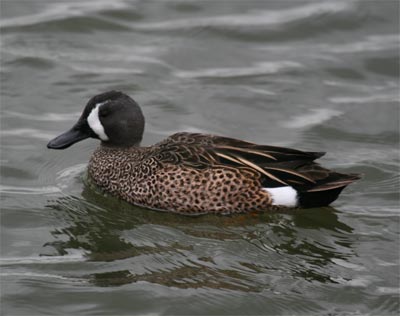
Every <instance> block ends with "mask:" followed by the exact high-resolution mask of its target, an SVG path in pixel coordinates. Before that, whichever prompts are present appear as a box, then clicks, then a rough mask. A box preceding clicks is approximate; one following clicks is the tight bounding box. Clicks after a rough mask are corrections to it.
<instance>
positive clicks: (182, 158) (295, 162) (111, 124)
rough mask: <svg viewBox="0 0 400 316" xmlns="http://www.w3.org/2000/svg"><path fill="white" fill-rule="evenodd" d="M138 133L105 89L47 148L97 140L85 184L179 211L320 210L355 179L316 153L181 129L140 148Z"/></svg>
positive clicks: (134, 108) (119, 97)
mask: <svg viewBox="0 0 400 316" xmlns="http://www.w3.org/2000/svg"><path fill="white" fill-rule="evenodd" d="M143 131H144V117H143V114H142V111H141V109H140V107H139V106H138V105H137V103H136V102H135V101H134V100H132V99H131V98H130V97H129V96H127V95H125V94H123V93H121V92H117V91H110V92H106V93H103V94H100V95H97V96H95V97H93V98H92V99H90V100H89V102H88V104H87V105H86V107H85V109H84V111H83V114H82V115H81V117H80V118H79V120H78V122H77V123H76V124H75V125H74V126H73V127H72V129H71V130H69V131H67V132H65V133H63V134H61V135H60V136H58V137H56V138H55V139H53V140H52V141H50V142H49V144H48V145H47V146H48V148H52V149H64V148H67V147H69V146H71V145H72V144H74V143H76V142H78V141H81V140H83V139H85V138H89V137H91V138H96V139H99V140H100V141H101V145H100V146H99V147H98V148H97V149H96V150H95V152H94V153H93V155H92V157H91V159H90V162H89V166H88V173H89V176H90V178H91V180H92V182H94V183H95V184H96V185H97V186H99V187H100V188H102V189H103V190H104V191H106V192H108V193H111V194H112V195H115V196H116V197H119V198H120V199H122V200H125V201H127V202H129V203H132V204H135V205H140V206H145V207H148V208H150V209H157V210H164V211H170V212H176V213H181V214H191V215H196V214H204V213H215V214H228V213H240V212H250V211H269V210H279V209H289V208H307V207H321V206H325V205H329V204H330V203H332V202H333V201H334V200H336V199H337V197H338V196H339V194H340V192H341V191H342V190H343V189H344V188H345V187H346V186H347V185H349V184H350V183H352V182H354V181H355V180H357V179H359V178H360V176H359V175H357V174H342V173H338V172H335V171H332V170H329V169H326V168H323V167H321V166H320V165H319V164H318V163H316V162H315V160H316V159H318V158H320V157H321V156H323V155H324V153H322V152H309V151H300V150H296V149H291V148H284V147H276V146H267V145H258V144H254V143H250V142H245V141H242V140H238V139H233V138H227V137H222V136H216V135H208V134H200V133H186V132H181V133H176V134H174V135H172V136H170V137H168V138H166V139H165V140H163V141H161V142H159V143H157V144H155V145H153V146H149V147H141V146H140V142H141V139H142V136H143Z"/></svg>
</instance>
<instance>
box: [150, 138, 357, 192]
mask: <svg viewBox="0 0 400 316" xmlns="http://www.w3.org/2000/svg"><path fill="white" fill-rule="evenodd" d="M155 148H157V153H156V155H157V160H158V161H161V162H164V163H173V164H181V165H185V166H189V167H191V168H195V169H202V168H208V167H213V166H219V167H226V168H246V169H250V170H252V171H254V172H255V173H257V174H258V175H259V176H260V179H261V183H262V186H263V187H268V188H271V187H281V186H292V187H294V188H296V189H298V190H301V191H308V190H311V189H314V190H318V189H319V190H324V189H329V187H334V186H338V185H342V186H344V185H347V184H348V183H350V182H352V181H354V179H352V181H350V179H348V178H346V179H343V177H342V175H341V174H338V173H335V172H333V171H331V170H328V169H325V168H322V167H321V166H319V165H318V164H317V163H314V162H313V161H314V160H315V159H317V158H319V157H321V156H322V155H324V153H322V152H308V151H300V150H296V149H291V148H285V147H276V146H267V145H257V144H254V143H250V142H245V141H242V140H237V139H233V138H227V137H221V136H215V135H206V134H199V133H177V134H174V135H172V136H170V137H169V138H167V139H166V140H164V141H163V142H161V143H159V144H157V145H155ZM339 175H340V176H339ZM332 181H333V183H330V184H328V183H327V182H332Z"/></svg>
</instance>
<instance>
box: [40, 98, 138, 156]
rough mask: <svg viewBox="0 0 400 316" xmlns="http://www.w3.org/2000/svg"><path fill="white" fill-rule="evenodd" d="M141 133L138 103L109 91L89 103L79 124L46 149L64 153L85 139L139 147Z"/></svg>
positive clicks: (53, 140) (113, 144)
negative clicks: (61, 150) (59, 150)
mask: <svg viewBox="0 0 400 316" xmlns="http://www.w3.org/2000/svg"><path fill="white" fill-rule="evenodd" d="M143 131H144V117H143V114H142V111H141V109H140V107H139V106H138V105H137V103H136V102H135V101H134V100H133V99H131V98H130V97H129V96H127V95H126V94H124V93H122V92H119V91H108V92H105V93H102V94H99V95H96V96H94V97H93V98H91V99H90V100H89V102H88V103H87V105H86V107H85V109H84V110H83V113H82V115H81V117H80V118H79V120H78V122H76V124H75V125H74V126H73V127H72V128H71V129H70V130H69V131H67V132H65V133H63V134H61V135H59V136H57V137H56V138H54V139H52V140H51V141H50V142H49V143H48V144H47V148H51V149H64V148H67V147H69V146H71V145H72V144H75V143H76V142H79V141H81V140H83V139H86V138H89V137H91V138H97V139H100V140H101V141H102V143H103V144H105V145H109V146H117V147H128V146H134V145H138V144H139V143H140V141H141V140H142V136H143Z"/></svg>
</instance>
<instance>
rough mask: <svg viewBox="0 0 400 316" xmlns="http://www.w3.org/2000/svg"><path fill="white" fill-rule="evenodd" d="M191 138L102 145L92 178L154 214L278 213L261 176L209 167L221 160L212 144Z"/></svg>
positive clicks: (95, 156)
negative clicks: (212, 151) (213, 153)
mask: <svg viewBox="0 0 400 316" xmlns="http://www.w3.org/2000/svg"><path fill="white" fill-rule="evenodd" d="M186 136H187V134H186V133H180V134H175V135H172V136H171V137H169V138H168V139H166V140H165V141H163V142H161V143H159V144H156V145H154V146H151V147H146V148H143V147H128V148H113V147H107V146H103V145H102V146H100V147H99V148H98V149H97V150H96V151H95V152H94V154H93V156H92V158H91V160H90V163H89V175H90V177H91V178H92V179H93V180H94V182H95V183H96V184H97V185H98V186H99V187H101V188H102V189H104V190H105V191H107V192H109V193H111V194H113V195H115V196H117V197H119V198H121V199H123V200H125V201H127V202H129V203H132V204H135V205H141V206H146V207H149V208H151V209H157V210H168V211H173V212H178V213H185V214H201V213H221V214H223V213H233V212H245V211H255V210H261V209H267V208H273V209H276V208H277V207H276V206H272V205H271V198H270V196H269V194H268V193H267V192H266V191H264V190H262V186H261V182H260V178H261V176H260V174H258V173H257V172H255V171H254V170H252V169H250V168H247V167H241V168H235V167H230V166H223V165H220V164H219V163H218V162H217V161H215V163H212V164H210V161H212V160H213V159H216V157H212V156H211V155H210V153H208V152H207V150H206V148H207V146H211V145H212V144H211V139H209V140H207V139H199V138H197V139H188V138H187V137H186ZM195 140H197V141H198V142H194V141H195ZM202 155H204V157H202ZM202 159H203V160H204V161H203V160H202Z"/></svg>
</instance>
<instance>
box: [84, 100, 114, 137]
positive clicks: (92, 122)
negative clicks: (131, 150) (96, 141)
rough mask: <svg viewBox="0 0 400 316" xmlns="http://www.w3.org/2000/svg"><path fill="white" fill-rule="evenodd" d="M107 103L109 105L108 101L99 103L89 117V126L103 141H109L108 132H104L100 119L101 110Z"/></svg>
mask: <svg viewBox="0 0 400 316" xmlns="http://www.w3.org/2000/svg"><path fill="white" fill-rule="evenodd" d="M105 103H107V101H105V102H101V103H97V104H96V106H95V107H94V108H93V110H92V112H90V114H89V116H88V117H87V122H88V124H89V127H90V128H91V129H92V131H93V132H95V133H96V135H97V136H99V138H100V139H101V140H103V141H107V140H108V139H109V138H108V136H107V134H106V132H105V131H104V127H103V125H102V124H101V122H100V118H99V108H100V106H102V105H103V104H105Z"/></svg>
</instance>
